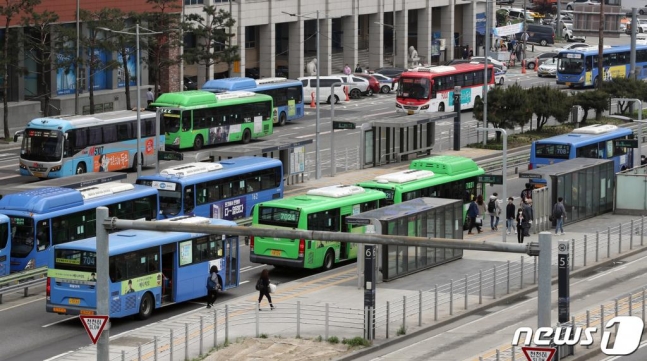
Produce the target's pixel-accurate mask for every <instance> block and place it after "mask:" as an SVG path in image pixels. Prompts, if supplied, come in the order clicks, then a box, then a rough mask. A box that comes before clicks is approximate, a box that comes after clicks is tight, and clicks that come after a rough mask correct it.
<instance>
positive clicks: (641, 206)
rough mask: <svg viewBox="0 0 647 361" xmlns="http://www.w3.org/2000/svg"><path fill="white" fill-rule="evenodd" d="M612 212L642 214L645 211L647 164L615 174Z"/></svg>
mask: <svg viewBox="0 0 647 361" xmlns="http://www.w3.org/2000/svg"><path fill="white" fill-rule="evenodd" d="M613 203H614V204H613V213H615V214H629V215H638V216H639V215H644V214H645V212H646V211H647V166H642V167H636V168H633V169H629V170H627V171H624V172H620V173H617V174H616V192H615V199H614V202H613Z"/></svg>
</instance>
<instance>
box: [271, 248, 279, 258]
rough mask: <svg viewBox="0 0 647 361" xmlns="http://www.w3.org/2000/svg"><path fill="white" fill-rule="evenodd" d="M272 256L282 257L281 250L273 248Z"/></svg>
mask: <svg viewBox="0 0 647 361" xmlns="http://www.w3.org/2000/svg"><path fill="white" fill-rule="evenodd" d="M272 256H277V257H280V256H281V251H277V250H275V249H273V250H272Z"/></svg>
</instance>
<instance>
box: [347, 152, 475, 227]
mask: <svg viewBox="0 0 647 361" xmlns="http://www.w3.org/2000/svg"><path fill="white" fill-rule="evenodd" d="M482 174H485V170H483V168H481V167H479V166H478V164H476V162H474V161H473V160H471V159H469V158H466V157H461V156H454V155H440V156H435V157H429V158H423V159H417V160H414V161H413V162H411V165H409V169H408V170H405V171H401V172H396V173H389V174H383V175H380V176H377V177H375V179H373V180H372V181H368V182H361V183H358V184H357V185H358V186H360V187H363V188H367V189H375V190H380V191H382V192H384V193H385V194H386V202H385V204H386V205H391V204H394V203H402V202H406V201H409V200H412V199H416V198H420V197H436V198H449V199H462V200H463V213H466V212H467V207H468V206H469V203H470V201H471V199H472V196H475V195H477V194H483V195H484V196H485V194H484V193H483V188H482V186H481V188H478V187H479V183H478V176H479V175H482ZM464 216H465V214H463V218H465V217H464Z"/></svg>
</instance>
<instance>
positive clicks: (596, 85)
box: [593, 76, 600, 89]
mask: <svg viewBox="0 0 647 361" xmlns="http://www.w3.org/2000/svg"><path fill="white" fill-rule="evenodd" d="M598 86H600V77H599V76H596V77H595V79H594V80H593V87H594V88H596V89H597V88H598Z"/></svg>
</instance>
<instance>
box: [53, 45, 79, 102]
mask: <svg viewBox="0 0 647 361" xmlns="http://www.w3.org/2000/svg"><path fill="white" fill-rule="evenodd" d="M58 61H59V63H66V62H68V61H71V57H66V56H65V55H63V54H58ZM75 83H76V69H75V68H74V64H69V66H67V67H63V68H58V69H56V94H57V95H65V94H74V91H75Z"/></svg>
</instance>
